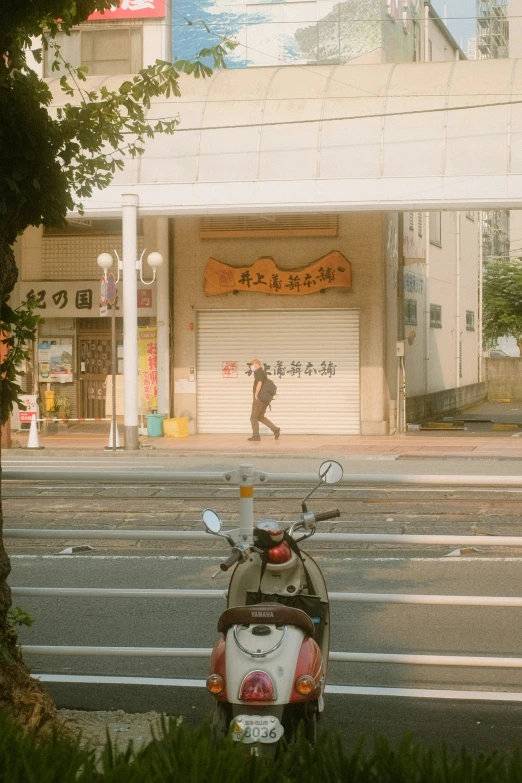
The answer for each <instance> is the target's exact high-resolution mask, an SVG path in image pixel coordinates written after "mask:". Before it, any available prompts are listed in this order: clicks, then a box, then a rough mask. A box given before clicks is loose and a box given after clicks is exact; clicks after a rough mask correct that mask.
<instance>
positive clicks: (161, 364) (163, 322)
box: [156, 217, 170, 416]
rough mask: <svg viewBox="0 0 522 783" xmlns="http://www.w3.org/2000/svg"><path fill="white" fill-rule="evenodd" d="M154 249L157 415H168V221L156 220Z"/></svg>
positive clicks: (164, 218) (161, 218) (163, 219)
mask: <svg viewBox="0 0 522 783" xmlns="http://www.w3.org/2000/svg"><path fill="white" fill-rule="evenodd" d="M156 248H157V249H158V251H159V252H160V253H161V255H162V256H163V263H162V264H161V266H159V267H158V268H157V270H156V297H157V300H156V306H157V310H156V322H157V325H158V413H164V414H166V415H167V416H169V415H170V377H169V367H170V355H169V354H170V350H169V349H170V314H169V311H170V305H169V299H170V297H169V290H170V289H169V219H168V218H166V217H160V218H157V220H156Z"/></svg>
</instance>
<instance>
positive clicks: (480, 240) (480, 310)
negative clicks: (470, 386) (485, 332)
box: [477, 212, 484, 383]
mask: <svg viewBox="0 0 522 783" xmlns="http://www.w3.org/2000/svg"><path fill="white" fill-rule="evenodd" d="M478 222H479V290H478V318H477V320H478V380H479V383H480V382H481V381H482V286H483V274H484V264H483V259H482V253H483V252H484V248H483V245H482V212H479V221H478Z"/></svg>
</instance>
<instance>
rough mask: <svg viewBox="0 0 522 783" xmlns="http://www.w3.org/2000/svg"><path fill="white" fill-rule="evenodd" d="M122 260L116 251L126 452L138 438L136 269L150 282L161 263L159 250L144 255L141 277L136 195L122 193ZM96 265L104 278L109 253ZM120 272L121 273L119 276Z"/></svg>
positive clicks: (98, 259) (145, 283)
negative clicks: (145, 270) (120, 290)
mask: <svg viewBox="0 0 522 783" xmlns="http://www.w3.org/2000/svg"><path fill="white" fill-rule="evenodd" d="M122 207H123V208H122V213H123V214H122V218H123V219H122V233H123V237H122V239H123V242H122V245H123V252H122V259H120V257H119V256H118V253H117V252H116V250H115V251H114V254H115V256H116V258H117V260H118V276H117V279H116V283H118V282H119V281H120V276H121V278H122V280H123V372H124V393H123V397H124V433H125V442H124V448H125V450H126V451H136V450H137V449H139V447H140V445H139V440H138V375H139V365H138V283H137V277H136V272H137V271H139V273H140V280H141V282H142V283H143V284H144V285H152V283H153V282H154V281H155V279H156V269H157V268H158V267H159V266H161V265H162V263H163V256H162V255H161V253H157V252H152V253H149V255H148V256H147V264H148V265H149V266H150V268H151V270H152V280H144V279H143V256H144V255H145V250H144V251H143V253H142V254H141V257H140V258H138V251H137V250H138V249H137V212H138V197H137V196H136V195H135V194H124V195H123V204H122ZM97 264H98V266H99V267H100V269H102V270H103V273H104V275H105V278H106V277H107V271H108V270H109V269H110V267H111V266H112V255H111V254H110V253H101V254H100V255H99V256H98V258H97ZM120 273H121V275H120Z"/></svg>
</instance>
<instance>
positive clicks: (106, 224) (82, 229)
mask: <svg viewBox="0 0 522 783" xmlns="http://www.w3.org/2000/svg"><path fill="white" fill-rule="evenodd" d="M136 230H137V233H138V236H141V235H142V234H143V221H142V220H140V219H138V225H137V229H136ZM121 232H122V225H121V218H108V219H101V220H98V219H96V220H88V219H82V218H73V219H71V220H68V221H67V225H65V226H62V227H60V228H45V227H44V230H43V235H44V237H53V236H60V237H63V236H71V237H72V236H81V237H84V236H96V237H101V236H112V235H116V236H117V235H121Z"/></svg>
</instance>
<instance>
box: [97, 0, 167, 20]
mask: <svg viewBox="0 0 522 783" xmlns="http://www.w3.org/2000/svg"><path fill="white" fill-rule="evenodd" d="M157 16H165V0H115V2H114V3H113V5H112V6H111V7H110V8H109V10H108V11H103V13H101V12H100V11H95V12H94V13H93V14H91V15H90V16H89V20H93V19H103V20H104V21H107V20H111V19H146V18H147V17H157Z"/></svg>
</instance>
